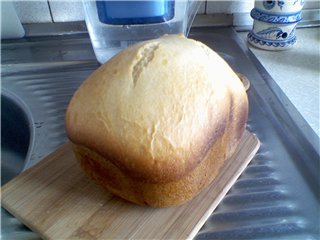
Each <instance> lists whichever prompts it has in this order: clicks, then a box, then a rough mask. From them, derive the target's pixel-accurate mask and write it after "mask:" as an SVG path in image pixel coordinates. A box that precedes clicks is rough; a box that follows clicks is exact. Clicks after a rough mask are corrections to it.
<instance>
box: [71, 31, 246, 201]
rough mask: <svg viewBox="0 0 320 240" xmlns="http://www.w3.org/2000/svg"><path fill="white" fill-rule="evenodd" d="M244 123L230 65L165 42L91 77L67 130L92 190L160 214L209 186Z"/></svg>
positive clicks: (173, 39) (198, 49) (171, 38)
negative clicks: (99, 188) (98, 188)
mask: <svg viewBox="0 0 320 240" xmlns="http://www.w3.org/2000/svg"><path fill="white" fill-rule="evenodd" d="M247 117H248V100H247V95H246V92H245V90H244V87H243V85H242V83H241V81H240V80H239V78H238V76H237V75H236V74H235V73H234V72H233V70H232V69H231V68H230V67H229V65H228V64H227V63H226V62H225V61H224V60H223V59H222V58H221V57H219V55H218V54H217V53H215V52H214V51H213V50H211V49H210V48H208V47H207V46H205V45H204V44H202V43H201V42H198V41H195V40H191V39H187V38H185V37H184V36H182V35H165V36H163V37H161V38H159V39H154V40H150V41H145V42H141V43H138V44H135V45H133V46H131V47H129V48H127V49H125V50H123V51H122V52H120V53H119V54H117V55H116V56H114V57H113V58H112V59H111V60H109V61H108V62H107V63H105V64H104V65H102V66H101V67H100V68H98V69H97V70H96V71H95V72H93V73H92V75H91V76H89V78H88V79H87V80H86V81H84V82H83V84H82V85H81V86H80V88H79V89H78V90H77V91H76V92H75V94H74V96H73V98H72V100H71V102H70V104H69V106H68V109H67V113H66V130H67V134H68V137H69V139H70V140H71V142H72V145H73V149H74V152H75V154H76V157H77V159H78V160H79V162H80V164H81V167H82V168H83V170H84V171H85V172H86V173H87V174H88V175H89V176H90V177H91V178H92V179H94V180H95V181H96V182H98V183H99V184H101V185H102V186H103V187H105V188H107V189H108V190H109V191H110V192H112V193H113V194H115V195H117V196H120V197H122V198H124V199H126V200H128V201H131V202H134V203H137V204H142V205H148V206H152V207H169V206H173V205H178V204H181V203H183V202H186V201H188V200H190V199H192V198H193V197H195V196H196V195H197V194H198V193H199V192H200V191H201V190H202V189H203V188H205V187H206V186H208V185H209V184H210V183H211V182H212V181H213V180H214V179H215V177H216V176H217V174H218V173H219V170H220V169H221V167H222V166H223V164H224V163H225V161H226V160H227V159H228V158H229V157H230V156H231V155H232V154H233V152H234V151H235V148H236V147H237V145H238V143H239V140H240V138H241V136H242V134H243V132H244V129H245V125H246V121H247Z"/></svg>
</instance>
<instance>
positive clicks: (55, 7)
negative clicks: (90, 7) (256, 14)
mask: <svg viewBox="0 0 320 240" xmlns="http://www.w3.org/2000/svg"><path fill="white" fill-rule="evenodd" d="M201 1H202V3H201V6H200V8H199V12H198V14H215V13H227V14H234V17H235V20H234V21H235V23H236V25H239V24H240V25H241V24H242V23H245V22H246V21H247V20H249V21H251V20H250V16H249V12H250V11H251V9H252V8H253V7H254V0H201ZM259 1H262V0H259ZM14 6H15V8H16V11H17V14H18V16H19V18H20V20H21V22H22V23H43V22H73V21H82V20H84V13H83V8H82V2H81V1H80V0H68V1H67V0H32V1H28V0H24V1H14ZM304 9H320V1H319V0H305V6H304ZM241 13H247V14H248V16H247V17H244V16H243V14H242V16H241Z"/></svg>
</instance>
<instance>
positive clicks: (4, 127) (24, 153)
mask: <svg viewBox="0 0 320 240" xmlns="http://www.w3.org/2000/svg"><path fill="white" fill-rule="evenodd" d="M32 143H33V120H32V116H31V112H30V110H29V109H28V107H27V106H26V104H25V103H24V102H23V101H22V100H21V99H20V98H19V97H17V96H15V95H14V94H12V93H11V92H9V91H6V90H2V92H1V185H3V184H5V183H6V182H8V181H9V180H10V179H12V178H14V177H15V176H17V175H18V174H19V173H20V172H21V171H22V170H23V168H24V166H25V163H26V161H27V159H28V158H29V155H30V150H31V148H32V145H33V144H32Z"/></svg>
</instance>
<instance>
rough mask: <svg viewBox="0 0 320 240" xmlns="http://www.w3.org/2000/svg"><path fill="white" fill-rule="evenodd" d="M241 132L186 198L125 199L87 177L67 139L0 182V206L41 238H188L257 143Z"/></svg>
mask: <svg viewBox="0 0 320 240" xmlns="http://www.w3.org/2000/svg"><path fill="white" fill-rule="evenodd" d="M259 145H260V144H259V141H258V139H257V138H256V137H255V136H254V135H253V134H251V133H249V132H247V131H246V132H245V134H244V136H243V137H242V140H241V143H240V145H239V147H238V149H237V150H236V152H235V154H234V155H233V157H232V158H230V159H229V160H228V162H227V164H226V165H225V166H224V167H223V169H222V171H221V172H220V174H219V176H218V177H217V179H216V180H215V181H214V182H213V183H212V184H211V185H210V186H209V187H208V188H206V189H205V190H204V191H202V192H201V193H200V195H198V196H197V197H196V198H194V199H193V200H192V201H190V202H188V203H186V204H184V205H181V206H178V207H172V208H164V209H154V208H149V207H142V206H138V205H134V204H131V203H129V202H126V201H124V200H122V199H120V198H118V197H116V196H113V195H112V194H110V193H109V192H107V191H105V190H103V189H102V188H101V187H100V186H98V185H96V184H95V183H94V182H92V181H91V180H90V179H89V178H88V177H87V176H86V175H85V174H84V173H83V171H82V170H81V169H80V167H79V165H78V163H77V161H76V159H75V157H74V155H73V152H72V150H71V147H70V145H69V144H65V145H63V146H61V147H60V148H59V149H58V150H56V151H55V152H53V153H52V154H51V155H49V156H48V157H47V158H45V159H44V160H43V161H41V162H40V163H39V164H37V165H35V166H34V167H32V168H30V169H29V170H27V171H25V172H24V173H22V174H21V175H19V176H18V177H16V178H15V179H13V180H12V181H10V182H9V183H7V184H6V185H5V186H3V187H2V206H3V207H4V208H6V209H7V210H8V211H9V212H11V213H12V214H13V215H14V216H16V217H17V218H18V219H20V220H21V221H22V222H23V223H24V224H26V225H27V226H28V227H30V228H31V229H32V230H33V231H35V232H37V233H39V234H40V235H41V237H43V238H45V239H106V238H108V239H114V238H117V239H128V238H135V239H151V238H152V239H168V238H171V239H187V238H189V239H191V238H193V237H194V236H195V235H196V233H197V232H198V231H199V230H200V228H201V227H202V225H203V224H204V223H205V221H206V220H207V219H208V217H209V216H210V215H211V213H212V212H213V210H214V209H215V208H216V206H217V205H218V204H219V202H220V201H221V199H222V198H223V197H224V195H225V194H226V193H227V192H228V190H229V189H230V188H231V186H232V185H233V183H234V182H235V181H236V179H237V178H238V177H239V175H240V174H241V172H242V171H243V170H244V169H245V167H246V166H247V165H248V163H249V162H250V160H251V159H252V158H253V156H254V155H255V153H256V152H257V150H258V148H259Z"/></svg>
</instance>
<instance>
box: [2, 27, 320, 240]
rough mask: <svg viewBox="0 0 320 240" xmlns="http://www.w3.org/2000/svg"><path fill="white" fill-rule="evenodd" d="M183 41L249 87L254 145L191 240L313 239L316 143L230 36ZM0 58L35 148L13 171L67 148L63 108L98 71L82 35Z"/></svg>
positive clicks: (216, 33) (7, 230)
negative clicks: (195, 44) (206, 51)
mask: <svg viewBox="0 0 320 240" xmlns="http://www.w3.org/2000/svg"><path fill="white" fill-rule="evenodd" d="M190 36H191V37H192V38H195V39H197V40H200V41H202V42H204V43H205V44H207V45H208V46H209V47H211V48H213V49H215V50H216V51H217V52H218V53H219V54H220V55H221V56H222V57H223V58H224V59H225V60H226V61H227V62H228V63H229V64H230V65H231V67H232V68H233V69H234V70H235V71H237V72H239V73H242V74H244V75H245V76H246V77H248V79H249V80H250V81H251V87H250V89H249V91H248V97H249V102H250V114H249V120H248V129H249V130H250V131H251V132H253V133H255V134H256V135H257V137H258V138H259V140H260V141H261V147H260V150H259V152H258V153H257V154H256V156H255V157H254V159H253V160H252V162H251V163H250V165H249V166H248V167H247V168H246V170H245V171H244V172H243V173H242V174H241V176H240V178H239V179H238V180H237V181H236V183H235V184H234V186H233V187H232V188H231V190H230V191H229V192H228V194H227V195H226V196H225V197H224V199H223V200H222V201H221V203H220V204H219V206H218V208H217V209H216V210H215V211H214V212H213V213H212V215H211V216H210V218H209V219H208V220H207V222H206V223H205V225H204V226H203V227H202V229H201V230H200V231H199V233H198V234H197V236H196V238H195V239H260V240H265V239H268V240H270V239H276V240H279V239H299V240H300V239H319V236H320V228H319V226H320V222H319V220H320V219H319V209H320V208H319V206H320V205H319V189H320V188H319V187H320V178H319V172H320V162H319V146H320V145H319V138H318V136H316V134H315V133H314V132H313V131H312V129H311V128H310V126H309V125H307V123H306V122H305V120H304V119H303V118H302V117H301V115H300V114H299V113H298V112H297V110H296V109H295V108H294V107H293V105H292V104H291V103H290V101H289V100H288V99H287V97H286V96H285V95H284V94H283V92H282V91H281V89H279V87H278V86H277V85H276V83H275V82H274V81H273V79H272V78H271V77H270V75H269V74H268V73H267V72H266V71H265V69H264V68H263V66H262V65H261V64H260V63H259V62H258V61H257V59H256V58H255V57H254V55H252V53H251V52H250V51H249V50H248V48H247V46H246V45H245V43H243V42H242V41H241V39H239V38H238V37H237V36H236V34H235V32H234V31H233V30H232V29H230V28H194V29H191V33H190ZM1 50H2V51H1V70H2V71H1V77H2V78H1V81H2V87H3V88H5V89H7V90H9V91H11V92H14V93H15V94H17V95H18V96H19V97H21V99H23V101H24V102H25V103H26V104H27V106H28V107H30V110H31V113H32V117H33V120H34V123H33V126H34V129H33V131H34V139H35V140H34V143H33V146H32V131H31V135H30V139H31V140H30V139H29V145H28V149H27V151H26V149H24V150H23V151H22V150H20V151H22V153H21V155H23V154H26V155H25V156H26V160H23V158H20V159H22V160H19V161H18V162H19V163H22V165H20V166H19V167H18V169H19V170H18V171H20V170H21V168H23V167H24V169H26V168H28V167H31V166H32V165H34V164H36V163H37V162H39V161H40V160H41V159H43V158H44V157H45V156H46V155H48V154H49V153H50V152H52V151H54V150H55V149H56V148H57V147H59V146H60V145H61V144H63V143H64V142H66V141H67V137H66V134H65V131H64V114H65V110H66V107H67V104H68V102H69V100H70V98H71V96H72V94H73V93H74V91H75V90H76V89H77V88H78V86H79V85H80V84H81V83H82V81H83V80H84V79H86V78H87V77H88V76H89V75H90V74H91V73H92V72H93V71H94V70H95V69H97V68H98V67H99V64H98V63H97V62H96V60H95V57H94V54H93V50H92V47H91V43H90V39H89V37H88V35H87V34H83V35H81V34H79V35H70V36H55V37H42V38H33V39H32V38H31V39H30V38H29V39H28V38H27V39H21V40H17V41H7V42H5V41H4V42H2V44H1ZM5 101H6V100H4V103H5ZM18 106H20V105H19V103H18ZM22 109H23V107H22ZM2 111H4V109H2ZM26 117H27V118H28V114H27V115H26ZM21 118H23V117H18V118H13V119H20V120H21ZM12 121H15V120H12ZM9 123H10V121H9ZM21 126H23V124H22V125H21ZM13 127H17V124H14V125H13ZM23 128H24V129H27V127H25V126H24V127H23ZM15 139H16V140H18V139H19V141H20V137H16V138H15ZM24 142H25V144H26V143H27V142H28V140H24ZM30 143H31V144H30ZM30 146H32V147H30ZM30 149H31V151H30ZM26 152H27V153H26ZM30 152H31V153H30ZM19 154H20V153H19ZM23 161H24V162H25V165H24V166H23ZM17 165H18V164H17ZM22 166H23V167H22ZM1 211H4V210H1ZM62 221H63V220H62ZM1 224H2V226H1V227H2V233H1V234H2V239H37V238H39V236H38V235H36V234H34V233H32V232H31V231H27V228H25V227H24V226H23V225H22V224H21V223H19V222H18V220H16V219H15V218H13V217H12V216H9V217H8V218H4V217H3V216H2V223H1Z"/></svg>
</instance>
